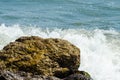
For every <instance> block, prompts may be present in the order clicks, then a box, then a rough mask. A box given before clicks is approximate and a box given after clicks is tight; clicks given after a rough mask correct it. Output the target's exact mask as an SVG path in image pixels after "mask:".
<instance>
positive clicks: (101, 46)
mask: <svg viewBox="0 0 120 80" xmlns="http://www.w3.org/2000/svg"><path fill="white" fill-rule="evenodd" d="M31 35H33V36H40V37H43V38H49V37H52V38H61V39H65V40H68V41H70V42H71V43H73V44H74V45H76V46H77V47H79V48H80V50H81V53H80V54H81V64H80V67H79V70H84V71H87V72H88V73H90V74H91V76H92V78H93V79H94V80H120V0H0V49H2V48H3V47H4V46H5V45H7V44H8V43H9V42H12V41H14V40H15V39H17V38H19V37H20V36H31Z"/></svg>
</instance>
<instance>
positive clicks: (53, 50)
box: [0, 36, 80, 78]
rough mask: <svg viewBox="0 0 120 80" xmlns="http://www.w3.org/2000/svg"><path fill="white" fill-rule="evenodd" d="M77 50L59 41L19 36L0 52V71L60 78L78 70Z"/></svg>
mask: <svg viewBox="0 0 120 80" xmlns="http://www.w3.org/2000/svg"><path fill="white" fill-rule="evenodd" d="M79 65H80V50H79V49H78V48H77V47H76V46H74V45H73V44H71V43H69V42H68V41H66V40H62V39H57V38H56V39H53V38H48V39H43V38H40V37H37V36H31V37H21V38H19V39H17V40H16V41H15V42H11V43H10V44H8V45H7V46H5V47H4V48H3V50H1V51H0V69H6V70H8V71H12V72H17V71H25V72H28V73H31V74H36V75H45V76H56V77H59V78H64V77H66V76H68V75H70V74H72V73H73V72H74V71H77V70H78V67H79Z"/></svg>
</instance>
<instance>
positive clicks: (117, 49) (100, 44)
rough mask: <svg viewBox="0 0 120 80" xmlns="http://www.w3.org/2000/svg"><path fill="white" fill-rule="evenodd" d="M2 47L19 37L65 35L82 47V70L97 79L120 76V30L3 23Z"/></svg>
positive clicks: (0, 33) (114, 78) (0, 42)
mask: <svg viewBox="0 0 120 80" xmlns="http://www.w3.org/2000/svg"><path fill="white" fill-rule="evenodd" d="M0 30H1V31H0V49H2V48H3V47H4V46H5V45H7V44H8V43H9V42H11V41H14V40H15V39H17V38H18V37H20V36H31V35H34V36H40V37H43V38H49V37H53V38H62V39H66V40H68V41H70V42H71V43H73V44H75V45H76V46H77V47H79V48H80V50H81V65H80V68H79V70H84V71H87V72H89V73H90V74H91V76H92V77H93V79H94V80H119V79H120V36H119V35H120V33H119V32H117V31H115V30H113V29H111V30H100V29H95V30H86V29H64V30H62V29H57V28H56V29H47V28H46V29H42V28H38V27H21V26H19V25H13V26H5V25H4V24H2V25H0Z"/></svg>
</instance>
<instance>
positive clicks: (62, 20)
mask: <svg viewBox="0 0 120 80" xmlns="http://www.w3.org/2000/svg"><path fill="white" fill-rule="evenodd" d="M2 23H5V24H6V25H14V24H20V25H27V26H29V25H34V26H37V27H42V28H44V27H48V28H54V27H57V28H86V29H96V28H100V29H110V28H114V29H116V30H120V27H119V26H120V0H0V24H2Z"/></svg>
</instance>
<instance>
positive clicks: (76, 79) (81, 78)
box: [64, 71, 92, 80]
mask: <svg viewBox="0 0 120 80" xmlns="http://www.w3.org/2000/svg"><path fill="white" fill-rule="evenodd" d="M64 80H92V78H91V76H90V75H89V74H88V73H87V72H85V71H78V72H76V73H74V74H71V75H69V76H68V77H66V78H64Z"/></svg>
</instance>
